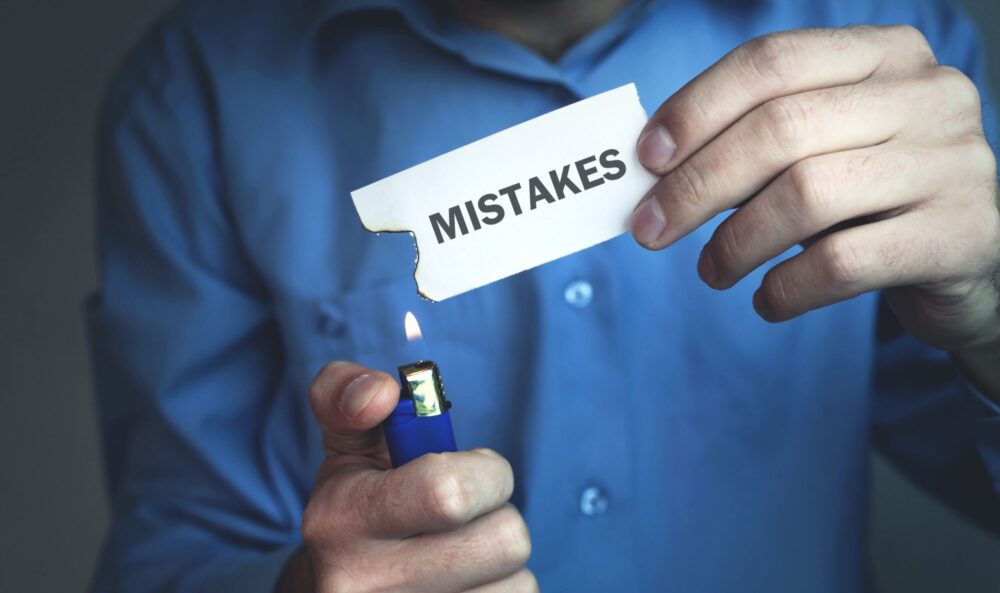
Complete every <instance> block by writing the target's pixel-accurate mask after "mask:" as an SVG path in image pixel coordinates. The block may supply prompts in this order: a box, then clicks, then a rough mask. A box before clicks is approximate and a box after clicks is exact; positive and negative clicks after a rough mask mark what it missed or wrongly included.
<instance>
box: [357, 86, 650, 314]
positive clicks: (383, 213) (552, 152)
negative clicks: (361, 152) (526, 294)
mask: <svg viewBox="0 0 1000 593" xmlns="http://www.w3.org/2000/svg"><path fill="white" fill-rule="evenodd" d="M645 123H646V113H645V111H644V110H643V109H642V105H640V103H639V96H638V94H637V93H636V90H635V85H634V84H629V85H626V86H623V87H619V88H617V89H614V90H611V91H608V92H606V93H602V94H600V95H597V96H594V97H591V98H589V99H585V100H583V101H580V102H578V103H574V104H573V105H569V106H567V107H563V108H561V109H558V110H556V111H553V112H551V113H547V114H545V115H542V116H540V117H536V118H535V119H532V120H529V121H527V122H524V123H522V124H519V125H516V126H514V127H512V128H508V129H506V130H504V131H502V132H498V133H496V134H493V135H492V136H488V137H486V138H483V139H482V140H478V141H476V142H473V143H472V144H468V145H466V146H463V147H461V148H458V149H456V150H453V151H451V152H448V153H446V154H443V155H441V156H439V157H436V158H434V159H431V160H429V161H427V162H425V163H422V164H420V165H417V166H415V167H411V168H409V169H407V170H405V171H402V172H400V173H396V174H395V175H392V176H390V177H386V178H385V179H382V180H381V181H377V182H375V183H373V184H371V185H368V186H365V187H363V188H361V189H358V190H355V191H353V192H351V197H352V198H353V199H354V206H355V207H356V208H357V210H358V215H359V216H360V217H361V222H362V224H364V226H365V228H367V229H368V230H370V231H374V232H380V231H410V232H412V233H413V235H414V238H415V239H416V244H417V252H418V254H419V257H418V259H417V267H416V270H415V272H414V278H415V279H416V282H417V290H418V291H419V292H420V294H421V295H423V296H424V297H426V298H428V299H431V300H435V301H440V300H444V299H447V298H449V297H452V296H455V295H457V294H461V293H463V292H466V291H469V290H472V289H474V288H478V287H480V286H484V285H486V284H489V283H491V282H495V281H497V280H500V279H501V278H506V277H507V276H510V275H512V274H516V273H518V272H521V271H524V270H527V269H529V268H533V267H535V266H538V265H541V264H544V263H546V262H549V261H552V260H554V259H557V258H560V257H563V256H565V255H569V254H571V253H575V252H577V251H580V250H581V249H585V248H587V247H590V246H592V245H595V244H597V243H600V242H602V241H606V240H608V239H611V238H613V237H616V236H618V235H620V234H622V233H623V232H625V231H627V230H628V225H629V218H630V215H631V213H632V210H633V209H634V208H635V206H636V204H637V203H638V202H639V199H640V198H642V196H643V195H644V194H645V193H646V191H648V190H649V188H651V187H652V186H653V183H654V182H655V181H656V179H657V178H656V177H655V176H654V175H653V174H651V173H649V172H648V171H646V170H645V169H644V168H643V167H642V166H641V165H640V164H639V161H638V158H637V156H636V152H635V142H636V138H637V137H638V135H639V132H640V131H641V130H642V127H643V125H644V124H645Z"/></svg>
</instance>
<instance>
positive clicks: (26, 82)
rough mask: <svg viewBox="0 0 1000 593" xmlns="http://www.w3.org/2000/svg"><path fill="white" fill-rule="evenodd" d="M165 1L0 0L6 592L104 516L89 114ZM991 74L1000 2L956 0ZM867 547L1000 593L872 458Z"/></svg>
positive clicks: (999, 60) (910, 571) (985, 544)
mask: <svg viewBox="0 0 1000 593" xmlns="http://www.w3.org/2000/svg"><path fill="white" fill-rule="evenodd" d="M171 3H172V2H171V1H170V0H94V1H91V2H83V1H81V2H54V1H53V0H0V591H2V592H15V591H16V592H32V591H43V592H46V593H58V592H63V591H66V592H71V591H81V590H83V589H84V588H85V587H86V583H87V580H88V577H89V574H90V571H91V567H92V565H93V562H94V559H95V557H96V555H97V552H98V549H99V546H100V542H101V538H102V535H103V531H104V529H105V526H106V523H107V520H108V511H107V505H106V502H105V500H104V491H103V484H102V474H101V472H102V469H101V463H100V459H99V454H98V443H97V437H98V435H97V433H96V428H95V414H94V407H93V399H92V395H91V387H90V377H89V371H88V364H87V354H86V347H85V339H84V334H83V324H82V321H81V312H80V311H81V309H80V307H81V301H82V299H83V297H84V295H85V294H87V293H88V292H90V291H91V290H93V289H94V288H95V286H96V278H95V272H94V264H93V260H92V244H93V230H92V228H91V224H92V214H91V210H92V204H93V200H94V197H93V191H92V188H93V184H94V183H93V170H92V169H93V167H92V160H93V144H94V142H93V137H94V120H95V113H96V110H97V106H98V102H99V100H100V97H101V93H102V90H103V88H104V85H105V83H106V81H107V79H108V77H109V75H110V73H111V72H112V70H113V69H114V67H115V65H116V64H117V62H118V61H119V60H120V59H121V57H122V55H123V54H124V52H125V51H126V50H127V49H128V47H129V46H130V45H131V44H132V43H133V42H134V41H135V40H136V39H137V38H138V36H139V35H141V33H142V31H143V30H144V29H145V28H146V27H147V26H148V25H149V24H150V22H151V21H152V20H153V19H154V18H155V17H156V16H157V15H158V14H159V13H160V12H161V11H163V10H164V9H165V8H166V7H167V6H168V5H170V4H171ZM962 3H963V4H964V5H965V6H966V8H967V9H968V10H969V11H970V13H971V14H972V15H973V16H974V18H975V19H976V20H977V22H978V23H979V26H980V29H981V31H982V33H983V36H984V39H986V41H987V47H988V50H989V52H990V56H991V58H992V60H991V74H992V80H993V82H994V85H996V83H997V82H998V81H1000V2H997V1H996V0H964V1H963V2H962ZM873 468H874V469H873V471H874V478H875V479H874V489H873V493H872V497H873V507H872V515H871V521H870V522H871V535H872V539H871V544H872V545H871V556H872V558H873V565H874V569H875V572H876V576H877V580H878V582H879V583H880V584H881V586H882V590H883V591H885V592H889V593H895V592H902V591H906V592H908V593H922V592H932V591H933V592H939V591H956V590H957V591H963V592H965V593H975V592H987V591H991V592H995V591H997V566H1000V543H998V542H997V541H996V540H995V539H993V538H991V537H990V536H988V535H986V534H985V533H983V532H981V531H979V530H978V529H977V528H975V527H974V526H971V525H969V524H967V523H965V522H964V521H963V520H961V519H960V518H958V517H957V516H955V515H954V514H953V513H951V512H950V511H948V510H947V509H944V508H942V507H941V506H940V505H938V504H937V503H936V502H935V501H933V500H930V499H929V498H928V497H926V496H925V495H924V494H922V493H921V492H918V491H916V490H915V489H913V488H912V487H911V486H910V485H909V484H908V483H907V482H905V481H904V480H903V479H902V478H900V477H899V476H898V475H897V474H896V473H895V472H894V471H893V470H892V469H891V468H890V467H888V466H887V465H886V464H885V463H883V462H882V461H881V460H879V459H877V458H876V459H875V460H874V465H873Z"/></svg>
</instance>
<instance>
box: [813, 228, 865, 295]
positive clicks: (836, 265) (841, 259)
mask: <svg viewBox="0 0 1000 593" xmlns="http://www.w3.org/2000/svg"><path fill="white" fill-rule="evenodd" d="M816 247H818V248H819V250H820V252H819V256H820V262H821V266H822V272H823V274H824V277H825V278H826V280H827V281H828V282H829V283H830V285H834V286H853V285H855V284H857V283H858V282H859V281H860V280H861V279H862V278H863V276H864V274H865V271H866V270H867V269H868V266H869V261H870V259H871V257H870V255H869V254H868V253H866V252H865V250H863V249H861V248H859V247H858V246H857V245H855V243H854V242H853V241H851V240H848V239H844V238H843V237H842V236H841V235H839V234H833V235H830V236H828V237H827V238H826V239H824V240H823V241H821V242H820V243H819V244H817V245H816Z"/></svg>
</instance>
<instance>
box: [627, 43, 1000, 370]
mask: <svg viewBox="0 0 1000 593" xmlns="http://www.w3.org/2000/svg"><path fill="white" fill-rule="evenodd" d="M638 152H639V158H640V160H641V162H642V163H643V165H645V166H646V167H647V168H649V169H650V170H652V171H653V172H654V173H657V174H659V175H662V179H660V180H659V182H658V183H657V184H656V185H655V186H654V187H653V189H652V190H650V192H649V194H648V195H647V196H646V198H645V199H644V200H643V202H642V203H641V204H640V205H639V207H638V208H637V209H636V213H635V215H634V219H633V222H632V233H633V235H634V236H635V238H636V240H637V241H639V243H641V244H642V245H644V246H646V247H648V248H650V249H662V248H663V247H666V246H668V245H670V244H672V243H674V242H675V241H677V240H678V239H680V238H681V237H683V236H685V235H687V234H688V233H690V232H691V231H693V230H694V229H695V228H697V227H698V226H700V225H702V224H703V223H705V222H706V221H708V220H709V219H711V218H712V217H714V216H715V215H717V214H718V213H720V212H722V211H724V210H727V209H731V208H737V210H736V211H735V212H734V213H733V214H731V215H730V216H729V217H728V218H727V219H726V220H725V221H724V222H723V223H722V224H721V225H720V226H719V227H718V228H717V229H716V230H715V233H714V235H713V236H712V238H711V239H710V240H709V242H708V243H707V244H706V245H705V247H704V249H703V250H702V253H701V257H700V258H699V261H698V273H699V275H700V276H701V278H702V279H703V280H704V281H705V282H706V283H707V284H708V285H709V286H712V287H713V288H717V289H726V288H729V287H731V286H733V285H734V284H735V283H736V282H738V281H739V280H740V279H741V278H743V277H744V276H746V275H747V274H748V273H750V272H751V271H752V270H754V269H755V268H757V267H759V266H760V265H762V264H764V263H765V262H767V261H768V260H770V259H772V258H774V257H776V256H778V255H780V254H781V253H784V252H785V251H786V250H787V249H789V248H790V247H792V246H794V245H796V244H802V245H803V246H804V247H805V249H804V250H803V251H802V252H801V253H798V254H797V255H795V256H794V257H791V258H789V259H788V260H786V261H783V262H781V263H779V264H778V265H776V266H774V267H773V268H771V269H770V270H768V272H767V273H766V274H765V275H764V278H763V282H762V283H761V286H760V288H758V289H757V292H756V293H755V294H754V297H753V304H754V308H755V309H756V310H757V312H758V313H759V314H760V315H761V316H762V317H763V318H764V319H766V320H768V321H784V320H787V319H791V318H793V317H796V316H798V315H801V314H803V313H805V312H807V311H810V310H812V309H816V308H818V307H822V306H825V305H829V304H831V303H835V302H837V301H841V300H844V299H847V298H850V297H853V296H855V295H858V294H860V293H863V292H867V291H872V290H879V289H885V295H886V297H887V299H888V301H889V303H890V305H891V306H892V308H893V310H894V312H895V313H896V315H897V317H898V318H899V319H900V321H901V322H902V323H903V324H904V325H905V326H906V328H907V329H908V330H909V331H910V332H911V333H913V334H914V335H916V336H917V337H918V338H921V339H923V340H924V341H926V342H928V343H930V344H932V345H935V346H938V347H940V348H944V349H948V350H952V351H963V350H967V351H970V352H973V351H975V352H980V353H982V352H988V353H989V355H988V356H996V355H997V354H998V353H1000V290H998V282H997V278H998V270H1000V212H998V194H997V176H996V159H995V157H994V155H993V152H992V150H991V149H990V147H989V145H988V144H987V142H986V139H985V138H984V135H983V123H982V113H981V108H980V98H979V93H978V91H977V89H976V86H975V84H973V83H972V81H970V80H969V79H968V78H967V77H966V76H965V75H964V74H963V73H962V72H960V71H959V70H957V69H955V68H952V67H949V66H941V65H939V64H938V63H937V61H936V60H935V58H934V54H933V52H932V51H931V49H930V46H929V45H928V43H927V41H926V40H925V39H924V37H923V35H921V34H920V32H919V31H917V30H916V29H914V28H912V27H906V26H895V27H853V28H847V29H826V30H799V31H789V32H784V33H776V34H772V35H766V36H764V37H760V38H757V39H754V40H752V41H750V42H748V43H746V44H744V45H743V46H741V47H739V48H737V49H736V50H734V51H733V52H731V53H730V54H728V55H727V56H725V57H724V58H723V59H722V60H720V61H719V62H718V63H716V64H715V65H714V66H712V67H711V68H709V69H708V70H706V71H705V72H704V73H702V74H701V75H699V76H698V77H697V78H695V79H694V80H692V81H691V82H690V83H688V84H687V85H686V86H684V88H682V89H681V90H680V91H678V92H677V93H676V94H675V95H673V96H672V97H671V98H670V99H668V100H667V101H666V102H665V103H663V105H661V106H660V108H659V109H658V110H657V111H656V113H655V114H654V115H653V117H652V118H650V121H649V123H648V124H647V125H646V128H645V130H644V131H643V134H642V135H641V136H640V139H639V143H638ZM994 360H1000V357H998V358H994ZM998 366H1000V365H998Z"/></svg>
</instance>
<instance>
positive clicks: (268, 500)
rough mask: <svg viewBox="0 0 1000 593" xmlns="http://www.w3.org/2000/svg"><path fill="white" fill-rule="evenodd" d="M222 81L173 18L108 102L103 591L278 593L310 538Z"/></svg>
mask: <svg viewBox="0 0 1000 593" xmlns="http://www.w3.org/2000/svg"><path fill="white" fill-rule="evenodd" d="M209 81H210V79H209V77H208V76H207V73H206V65H205V64H204V62H203V61H201V56H200V54H199V48H198V44H197V42H196V40H194V38H193V37H192V36H190V35H185V34H183V33H180V32H177V31H173V30H168V29H165V28H163V27H161V28H159V29H157V30H154V31H153V32H152V33H151V34H149V35H148V36H147V38H146V39H145V41H144V42H143V43H142V44H140V46H139V47H138V49H137V50H135V51H134V52H133V54H132V55H131V56H130V57H129V58H128V60H127V61H126V64H125V66H124V67H123V69H122V71H121V72H120V73H119V75H118V76H117V77H116V78H115V80H114V81H113V82H112V84H111V86H110V89H109V91H108V93H107V96H106V98H105V103H104V105H103V107H102V111H101V116H100V121H99V131H98V165H97V166H98V237H99V239H98V241H99V245H98V259H99V271H100V283H101V290H100V293H99V294H98V295H95V296H94V297H92V298H91V299H90V301H89V302H88V307H87V317H88V326H89V334H90V339H91V350H92V360H93V367H94V376H95V382H96V392H97V400H98V408H99V417H100V424H101V434H102V439H103V442H102V445H103V450H104V457H105V468H106V478H107V487H108V491H109V494H110V498H111V506H112V525H111V527H110V532H109V535H108V538H107V541H106V543H105V547H104V550H103V552H102V555H101V559H100V561H99V565H98V569H97V573H96V575H95V577H94V579H93V582H92V583H91V590H92V591H94V592H98V593H110V592H118V591H122V592H129V593H146V592H153V591H157V592H165V591H176V592H193V591H217V592H226V591H232V592H234V593H236V592H240V593H254V592H260V593H264V592H270V591H272V589H273V586H274V583H275V582H276V580H277V576H278V574H279V571H280V570H281V568H282V566H283V564H284V562H285V560H286V558H287V557H288V556H289V555H290V553H291V552H292V550H293V549H294V548H295V547H296V546H297V545H298V543H299V540H298V534H299V520H300V513H301V508H300V506H299V505H301V500H297V499H295V497H294V496H289V495H288V494H287V492H288V491H289V487H288V485H287V482H288V480H289V478H288V477H287V476H286V475H284V474H283V473H282V471H281V470H280V464H278V463H276V462H275V461H274V460H273V459H272V456H271V455H270V454H269V453H268V447H267V442H266V438H267V437H266V432H265V431H264V430H263V428H264V424H265V417H266V415H267V412H268V408H269V406H272V405H275V404H274V402H275V401H276V400H278V399H279V398H278V395H279V390H280V384H281V380H280V369H279V368H278V365H279V361H281V360H282V355H281V343H280V337H279V335H278V330H277V327H276V323H275V322H274V320H273V318H272V317H273V313H272V312H271V310H270V309H269V307H268V306H267V300H266V298H265V291H264V288H263V282H262V280H261V279H260V278H259V277H258V276H257V274H256V273H255V271H254V269H253V267H252V266H251V265H250V264H249V263H248V261H247V258H246V257H245V256H244V254H243V251H242V250H241V247H240V245H241V240H240V237H239V234H238V232H237V231H236V224H235V223H234V222H233V220H232V216H231V215H230V212H229V210H228V209H227V207H226V199H225V198H226V196H225V189H224V184H223V183H222V182H221V180H220V179H221V176H220V174H219V168H220V155H219V149H218V146H217V140H216V136H217V135H216V134H214V132H213V130H214V129H215V126H216V125H217V122H216V121H214V115H213V109H212V96H211V85H210V82H209Z"/></svg>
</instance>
